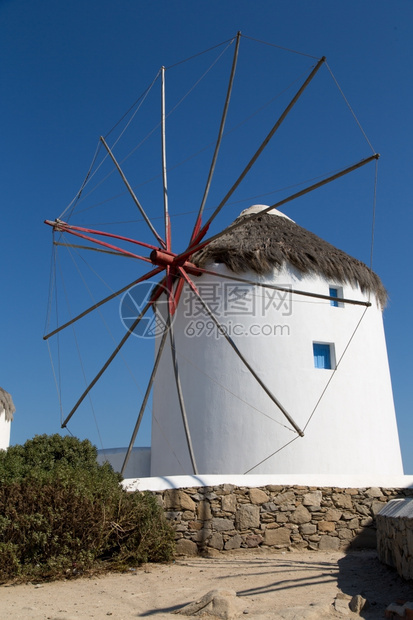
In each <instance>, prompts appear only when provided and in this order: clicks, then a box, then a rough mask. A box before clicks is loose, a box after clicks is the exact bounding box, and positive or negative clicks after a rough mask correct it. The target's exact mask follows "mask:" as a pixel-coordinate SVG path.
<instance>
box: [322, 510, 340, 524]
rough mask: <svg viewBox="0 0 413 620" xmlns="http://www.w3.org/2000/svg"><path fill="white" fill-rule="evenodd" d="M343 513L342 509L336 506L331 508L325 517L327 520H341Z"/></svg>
mask: <svg viewBox="0 0 413 620" xmlns="http://www.w3.org/2000/svg"><path fill="white" fill-rule="evenodd" d="M342 514H343V513H342V512H341V510H336V509H335V508H329V509H328V510H327V512H326V513H325V515H324V519H325V520H326V521H340V519H341V515H342Z"/></svg>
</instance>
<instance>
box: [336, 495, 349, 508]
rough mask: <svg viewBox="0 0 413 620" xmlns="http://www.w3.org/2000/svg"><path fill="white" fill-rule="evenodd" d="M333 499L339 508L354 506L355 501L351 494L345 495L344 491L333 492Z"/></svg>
mask: <svg viewBox="0 0 413 620" xmlns="http://www.w3.org/2000/svg"><path fill="white" fill-rule="evenodd" d="M332 499H333V502H334V505H335V506H337V507H338V508H347V509H352V508H353V502H352V501H351V496H350V495H344V494H343V493H333V496H332Z"/></svg>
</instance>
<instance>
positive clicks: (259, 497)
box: [249, 488, 269, 505]
mask: <svg viewBox="0 0 413 620" xmlns="http://www.w3.org/2000/svg"><path fill="white" fill-rule="evenodd" d="M249 496H250V501H251V504H258V505H261V504H265V502H268V500H269V497H268V495H267V494H266V493H264V491H261V489H255V488H253V489H250V491H249Z"/></svg>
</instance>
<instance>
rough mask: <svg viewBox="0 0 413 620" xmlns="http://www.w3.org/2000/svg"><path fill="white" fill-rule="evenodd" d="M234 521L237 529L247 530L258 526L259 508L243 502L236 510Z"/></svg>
mask: <svg viewBox="0 0 413 620" xmlns="http://www.w3.org/2000/svg"><path fill="white" fill-rule="evenodd" d="M235 522H236V524H237V529H238V530H240V531H242V530H249V529H251V528H254V527H259V526H260V509H259V506H254V505H250V504H243V505H242V506H240V507H239V508H238V510H237V512H236V516H235Z"/></svg>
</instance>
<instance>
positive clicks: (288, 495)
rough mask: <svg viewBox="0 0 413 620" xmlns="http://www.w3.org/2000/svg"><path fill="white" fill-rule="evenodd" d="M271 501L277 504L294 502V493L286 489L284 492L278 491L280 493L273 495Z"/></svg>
mask: <svg viewBox="0 0 413 620" xmlns="http://www.w3.org/2000/svg"><path fill="white" fill-rule="evenodd" d="M267 488H269V487H267ZM273 502H274V503H275V504H279V505H282V504H293V503H295V493H294V492H293V491H286V492H285V493H280V495H276V496H275V497H274V499H273Z"/></svg>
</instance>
